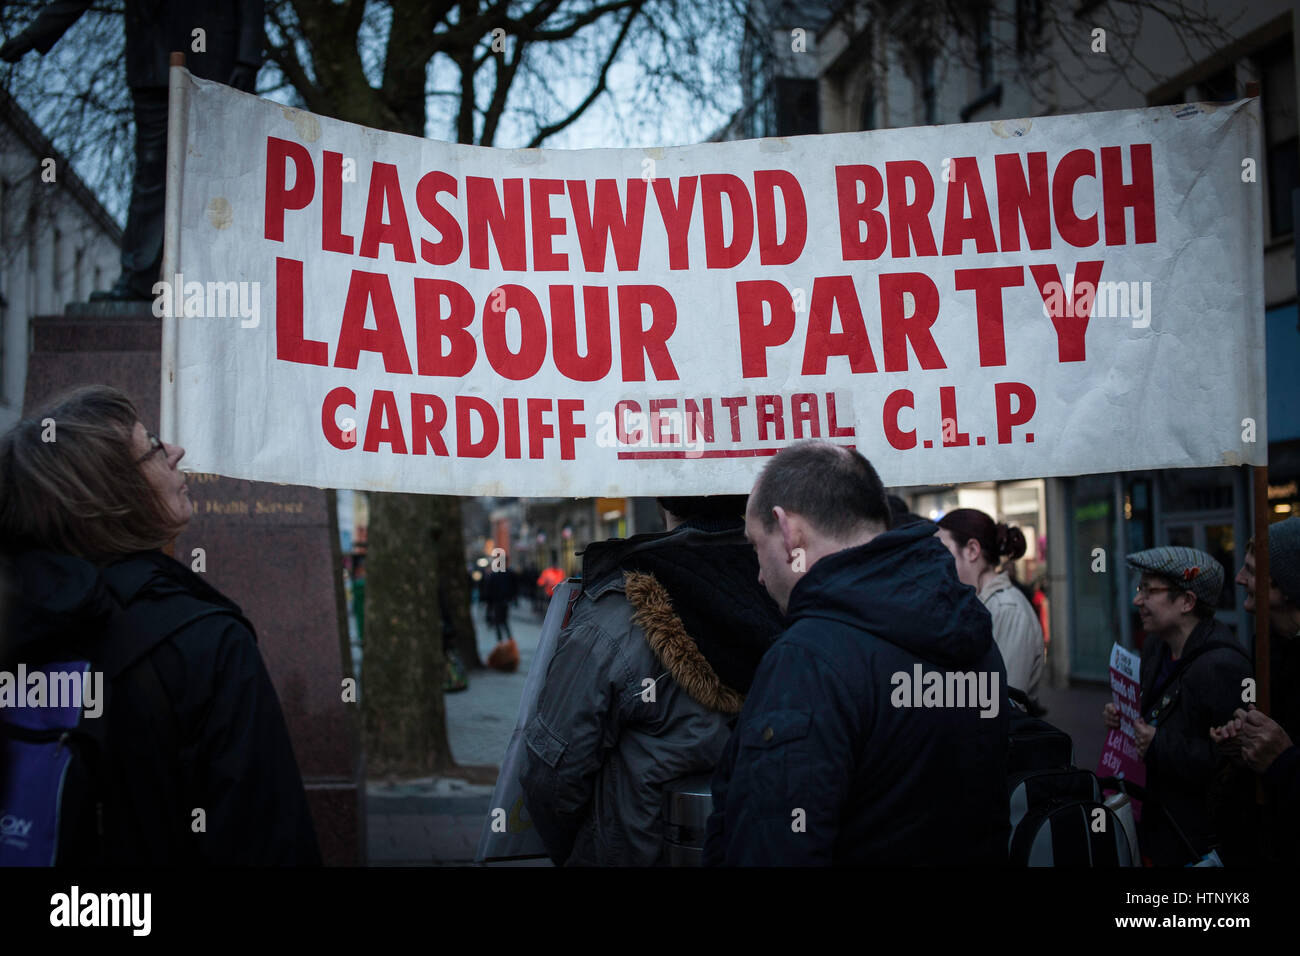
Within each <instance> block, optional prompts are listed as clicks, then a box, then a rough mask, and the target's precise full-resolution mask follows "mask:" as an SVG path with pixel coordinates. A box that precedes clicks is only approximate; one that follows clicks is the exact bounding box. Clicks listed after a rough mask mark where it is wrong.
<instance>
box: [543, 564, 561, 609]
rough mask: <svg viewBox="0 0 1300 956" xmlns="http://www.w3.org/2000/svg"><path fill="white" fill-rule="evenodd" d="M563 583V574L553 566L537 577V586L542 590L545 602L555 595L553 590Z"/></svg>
mask: <svg viewBox="0 0 1300 956" xmlns="http://www.w3.org/2000/svg"><path fill="white" fill-rule="evenodd" d="M563 583H564V572H563V571H562V570H560V569H559V568H558V567H556V566H555V565H553V564H552V565H551V566H550V567H548V568H546V569H545V570H544V571H542V573H541V574H539V575H538V576H537V586H538V587H539V588H541V589H542V593H543V594H545V595H546V600H547V601H549V600H550V599H551V597H552V595H554V594H555V589H556V588H557V587H559V586H560V585H561V584H563Z"/></svg>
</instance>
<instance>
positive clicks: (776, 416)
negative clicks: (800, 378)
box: [754, 395, 785, 441]
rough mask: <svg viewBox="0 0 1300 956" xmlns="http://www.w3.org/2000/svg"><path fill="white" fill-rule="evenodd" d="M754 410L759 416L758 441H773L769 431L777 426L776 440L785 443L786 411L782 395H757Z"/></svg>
mask: <svg viewBox="0 0 1300 956" xmlns="http://www.w3.org/2000/svg"><path fill="white" fill-rule="evenodd" d="M754 410H755V412H756V413H757V414H758V440H759V441H771V440H772V439H771V438H769V437H768V430H769V428H770V427H771V426H773V425H775V426H776V440H777V441H785V411H784V408H783V407H782V403H781V396H780V395H756V396H755V397H754Z"/></svg>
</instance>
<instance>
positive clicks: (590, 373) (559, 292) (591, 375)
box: [551, 285, 613, 382]
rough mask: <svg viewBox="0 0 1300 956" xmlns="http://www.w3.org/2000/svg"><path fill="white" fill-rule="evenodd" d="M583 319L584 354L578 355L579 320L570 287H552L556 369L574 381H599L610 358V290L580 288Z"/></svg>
mask: <svg viewBox="0 0 1300 956" xmlns="http://www.w3.org/2000/svg"><path fill="white" fill-rule="evenodd" d="M582 319H583V324H584V327H585V328H586V334H585V335H584V338H585V339H586V341H587V354H586V355H579V354H578V320H577V317H576V316H575V314H574V302H573V286H571V285H553V286H551V335H552V337H553V340H554V352H553V355H554V358H555V367H556V369H557V370H558V371H559V373H560V374H561V375H563V376H564V377H565V378H569V379H573V381H575V382H598V381H600V380H601V379H603V378H604V377H605V376H606V375H608V374H609V370H610V367H611V365H612V364H613V355H612V350H611V345H610V336H609V290H608V289H604V288H600V287H599V286H584V287H583V289H582Z"/></svg>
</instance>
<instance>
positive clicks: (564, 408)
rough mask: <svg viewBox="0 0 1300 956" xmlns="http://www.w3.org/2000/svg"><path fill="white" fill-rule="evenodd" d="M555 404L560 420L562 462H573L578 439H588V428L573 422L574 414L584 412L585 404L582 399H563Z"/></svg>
mask: <svg viewBox="0 0 1300 956" xmlns="http://www.w3.org/2000/svg"><path fill="white" fill-rule="evenodd" d="M555 404H556V407H557V409H558V412H557V417H558V418H559V420H560V460H561V461H573V459H574V458H575V457H576V455H577V452H576V450H575V449H576V445H577V441H578V439H579V438H586V437H587V426H586V425H582V424H579V423H578V422H575V421H574V420H573V415H574V413H575V412H580V411H582V410H583V407H584V403H583V401H582V399H580V398H561V399H560V400H559V401H557V402H556V403H555Z"/></svg>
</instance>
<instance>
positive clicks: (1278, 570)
mask: <svg viewBox="0 0 1300 956" xmlns="http://www.w3.org/2000/svg"><path fill="white" fill-rule="evenodd" d="M1268 576H1269V577H1270V578H1272V579H1273V583H1274V584H1276V585H1277V589H1278V590H1279V591H1281V592H1282V594H1283V596H1284V597H1286V598H1287V600H1289V601H1290V602H1291V603H1292V604H1294V605H1296V606H1298V607H1300V517H1296V516H1295V515H1292V516H1291V517H1290V518H1287V519H1286V520H1285V521H1279V522H1278V523H1277V524H1275V525H1270V526H1269V529H1268Z"/></svg>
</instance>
